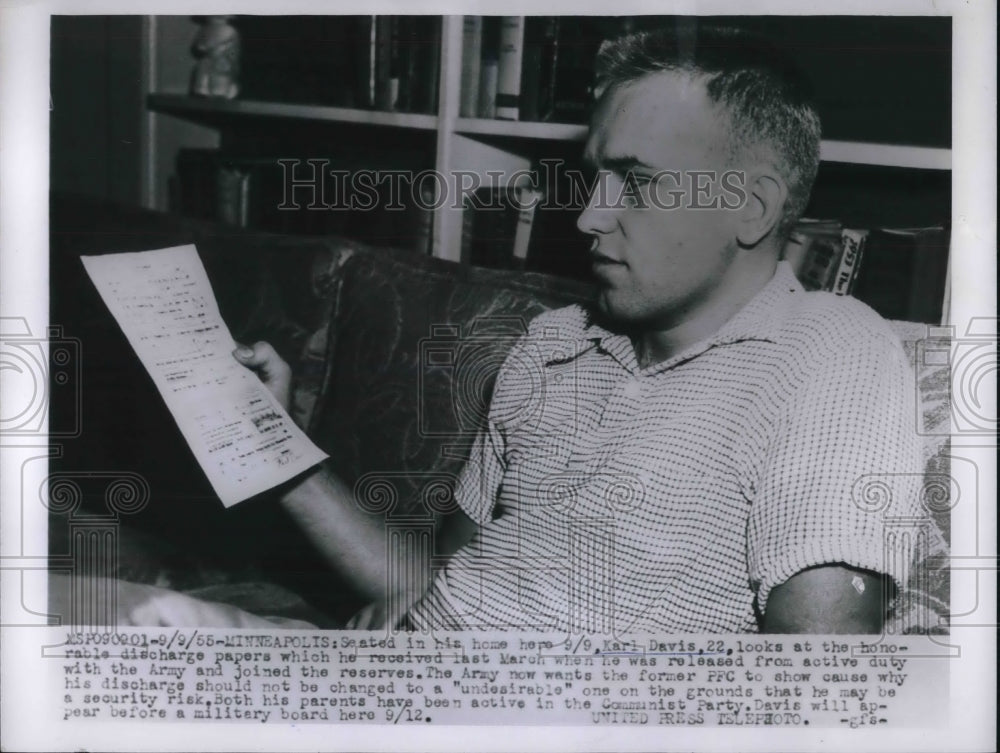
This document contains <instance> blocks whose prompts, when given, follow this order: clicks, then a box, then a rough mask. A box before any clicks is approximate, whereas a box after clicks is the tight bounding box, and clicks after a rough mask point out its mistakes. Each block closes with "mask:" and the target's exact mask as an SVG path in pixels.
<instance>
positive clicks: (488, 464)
mask: <svg viewBox="0 0 1000 753" xmlns="http://www.w3.org/2000/svg"><path fill="white" fill-rule="evenodd" d="M502 441H503V440H502V438H501V437H500V435H499V432H497V430H496V427H495V426H494V425H493V423H492V421H490V423H489V424H488V425H487V426H486V428H485V429H483V430H482V431H480V432H479V434H478V435H477V436H476V439H475V442H474V443H473V445H472V452H471V453H470V454H469V460H468V461H467V462H466V464H465V466H464V467H463V468H462V472H461V474H460V475H459V477H458V484H457V485H456V487H455V501H456V502H457V503H458V506H459V507H460V508H462V511H463V512H464V513H465V514H466V515H468V516H469V518H471V519H472V520H473V521H474V522H476V523H478V524H479V525H483V524H485V523H488V522H489V521H490V518H491V517H492V515H493V507H494V505H495V504H496V498H497V492H498V491H499V489H500V484H501V482H502V481H503V473H504V464H503V447H502ZM498 445H499V446H498Z"/></svg>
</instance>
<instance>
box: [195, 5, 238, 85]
mask: <svg viewBox="0 0 1000 753" xmlns="http://www.w3.org/2000/svg"><path fill="white" fill-rule="evenodd" d="M231 18H232V16H203V17H201V18H196V19H195V20H197V21H198V22H199V23H200V24H201V28H200V29H199V30H198V33H197V34H196V35H195V37H194V41H193V42H192V43H191V54H192V55H194V57H195V59H196V60H197V62H196V63H195V66H194V70H193V71H192V72H191V94H192V95H193V96H196V97H222V98H223V99H233V98H234V97H236V95H237V94H239V90H240V85H239V71H240V35H239V32H238V31H236V29H234V28H233V27H232V26H231V25H230V24H229V20H230V19H231Z"/></svg>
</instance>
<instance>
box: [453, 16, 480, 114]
mask: <svg viewBox="0 0 1000 753" xmlns="http://www.w3.org/2000/svg"><path fill="white" fill-rule="evenodd" d="M482 53H483V17H482V16H464V17H463V19H462V76H461V83H460V85H459V104H458V114H459V115H460V116H461V117H463V118H474V117H476V115H477V114H478V112H479V74H480V67H481V64H482Z"/></svg>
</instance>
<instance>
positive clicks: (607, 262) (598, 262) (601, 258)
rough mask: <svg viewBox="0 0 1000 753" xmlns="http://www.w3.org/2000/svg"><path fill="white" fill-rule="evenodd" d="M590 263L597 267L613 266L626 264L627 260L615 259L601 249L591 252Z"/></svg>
mask: <svg viewBox="0 0 1000 753" xmlns="http://www.w3.org/2000/svg"><path fill="white" fill-rule="evenodd" d="M590 263H591V265H592V266H593V267H594V268H595V269H598V268H606V267H611V266H622V267H623V266H625V262H622V261H618V259H613V258H612V257H610V256H607V255H605V254H602V253H600V252H599V251H591V252H590Z"/></svg>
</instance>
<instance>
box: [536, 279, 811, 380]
mask: <svg viewBox="0 0 1000 753" xmlns="http://www.w3.org/2000/svg"><path fill="white" fill-rule="evenodd" d="M804 290H805V289H804V288H803V287H802V284H801V283H800V282H799V281H798V278H796V276H795V273H794V272H793V271H792V268H791V266H790V265H789V264H788V262H786V261H780V262H778V266H777V268H776V269H775V273H774V276H773V277H772V278H771V279H770V280H769V281H768V283H767V284H766V285H765V286H764V287H763V288H761V290H760V291H759V292H758V293H757V294H756V295H755V296H754V297H753V298H751V299H750V302H749V303H747V305H746V306H744V307H743V308H742V309H741V310H740V311H739V312H738V313H737V314H736V315H735V316H734V317H733V318H732V319H730V320H729V321H728V322H726V323H725V324H724V325H723V326H722V327H720V328H719V329H718V330H716V331H715V333H713V334H712V335H710V336H709V337H706V338H704V339H703V340H700V341H698V342H697V343H694V344H693V345H691V346H690V347H689V348H686V349H685V350H683V351H682V352H680V353H678V354H676V355H674V356H672V357H671V358H668V359H667V360H665V361H660V362H658V363H654V364H652V365H650V366H648V367H646V368H645V369H643V368H640V366H639V362H638V360H637V358H636V353H635V347H634V346H633V344H632V340H631V338H629V337H628V336H627V335H623V334H621V333H617V332H611V331H610V330H607V329H605V328H604V327H602V326H601V325H600V324H598V323H597V322H595V321H593V319H592V317H591V316H590V315H589V313H588V312H586V311H585V310H583V309H580V312H581V314H582V321H581V323H580V327H579V331H578V332H577V333H574V335H571V337H572V339H573V342H572V343H571V347H570V349H569V352H568V353H567V352H566V351H565V349H560V352H558V353H556V354H553V355H551V356H550V357H549V358H548V359H546V361H545V364H546V366H549V365H552V364H554V363H566V362H568V361H571V360H573V359H575V358H578V357H579V356H581V355H582V354H583V353H586V352H587V351H590V350H593V349H594V348H599V349H600V350H602V351H604V352H605V353H607V354H608V355H609V356H611V357H612V358H614V359H615V361H617V362H618V363H619V364H620V365H621V366H622V367H623V368H625V369H626V370H627V371H629V372H630V373H632V374H636V375H638V374H656V373H659V372H661V371H666V370H667V369H670V368H673V367H674V366H677V365H678V364H680V363H683V362H684V361H689V360H691V359H692V358H695V357H697V356H699V355H701V354H702V353H704V352H705V351H707V350H709V349H710V348H714V347H716V346H719V345H728V344H730V343H735V342H741V341H744V340H764V341H768V342H774V341H775V340H776V338H777V337H779V336H780V327H779V323H780V322H781V321H782V320H783V319H784V318H785V315H786V314H787V311H788V308H789V306H790V304H791V301H792V299H793V298H794V297H795V296H796V295H797V294H801V293H803V292H804Z"/></svg>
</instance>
